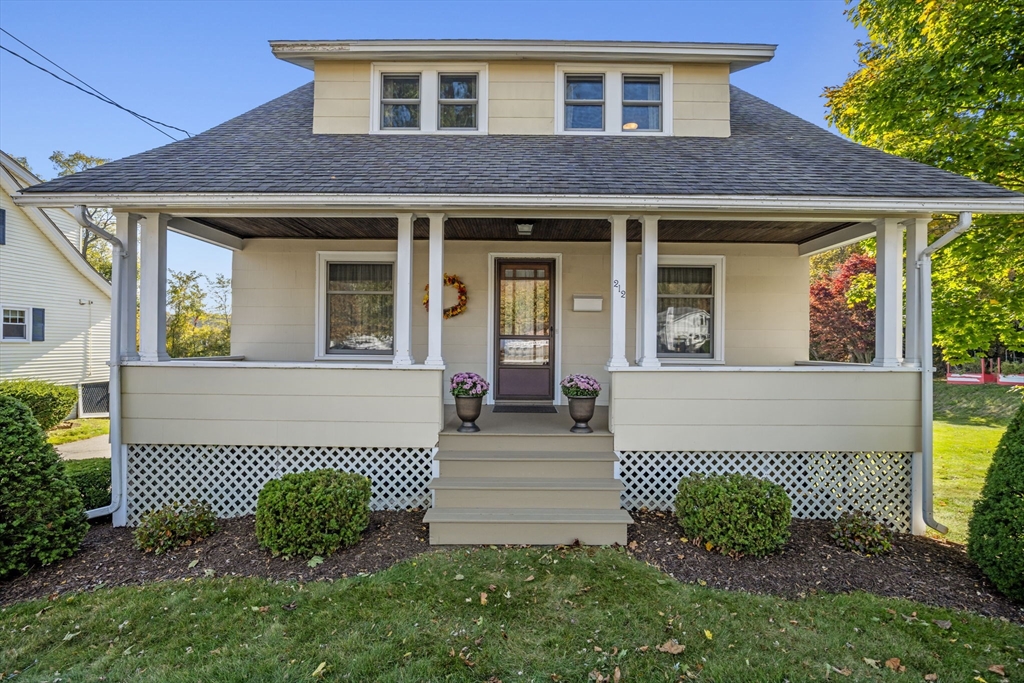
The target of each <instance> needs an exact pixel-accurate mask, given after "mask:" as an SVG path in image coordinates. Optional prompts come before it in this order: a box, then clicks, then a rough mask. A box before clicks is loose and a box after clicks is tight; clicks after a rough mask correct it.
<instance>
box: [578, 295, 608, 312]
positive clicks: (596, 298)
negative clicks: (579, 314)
mask: <svg viewBox="0 0 1024 683" xmlns="http://www.w3.org/2000/svg"><path fill="white" fill-rule="evenodd" d="M603 307H604V297H603V296H601V295H600V294H573V295H572V310H574V311H589V312H599V311H600V310H601V309H602V308H603Z"/></svg>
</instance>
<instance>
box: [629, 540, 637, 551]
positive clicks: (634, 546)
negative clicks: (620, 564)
mask: <svg viewBox="0 0 1024 683" xmlns="http://www.w3.org/2000/svg"><path fill="white" fill-rule="evenodd" d="M636 545H637V543H636V541H630V542H629V549H630V550H636Z"/></svg>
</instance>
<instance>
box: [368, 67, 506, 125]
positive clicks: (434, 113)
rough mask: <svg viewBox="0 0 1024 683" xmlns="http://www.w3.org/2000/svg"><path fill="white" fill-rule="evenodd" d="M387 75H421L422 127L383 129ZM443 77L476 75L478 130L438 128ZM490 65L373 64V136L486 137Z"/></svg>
mask: <svg viewBox="0 0 1024 683" xmlns="http://www.w3.org/2000/svg"><path fill="white" fill-rule="evenodd" d="M385 74H387V75H389V76H391V75H401V74H419V77H420V127H419V128H381V125H380V116H381V102H380V99H381V85H382V81H381V79H382V77H383V76H384V75H385ZM440 74H457V75H460V76H466V75H470V74H477V84H476V88H477V92H476V98H477V104H476V124H477V125H476V128H474V129H471V128H439V127H438V120H437V118H438V114H439V109H440V107H439V102H438V90H439V88H440V80H439V76H440ZM487 99H488V98H487V64H486V63H484V62H450V63H449V62H374V63H372V64H371V65H370V133H373V134H379V135H486V134H487Z"/></svg>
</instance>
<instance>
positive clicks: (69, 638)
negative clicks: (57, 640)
mask: <svg viewBox="0 0 1024 683" xmlns="http://www.w3.org/2000/svg"><path fill="white" fill-rule="evenodd" d="M79 633H81V631H75V632H74V633H70V632H68V633H67V634H66V635H65V636H64V642H65V643H66V642H67V641H69V640H71V639H72V638H74V637H75V636H77V635H78V634H79Z"/></svg>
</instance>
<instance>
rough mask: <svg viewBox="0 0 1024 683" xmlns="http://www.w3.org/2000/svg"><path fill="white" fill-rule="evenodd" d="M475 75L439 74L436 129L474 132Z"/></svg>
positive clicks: (475, 112)
mask: <svg viewBox="0 0 1024 683" xmlns="http://www.w3.org/2000/svg"><path fill="white" fill-rule="evenodd" d="M477 97H478V95H477V76H476V74H465V75H452V74H441V75H440V82H439V83H438V92H437V107H438V111H437V122H438V123H437V127H438V128H442V129H445V128H447V129H452V128H454V129H462V130H476V127H477V124H476V120H477Z"/></svg>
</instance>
